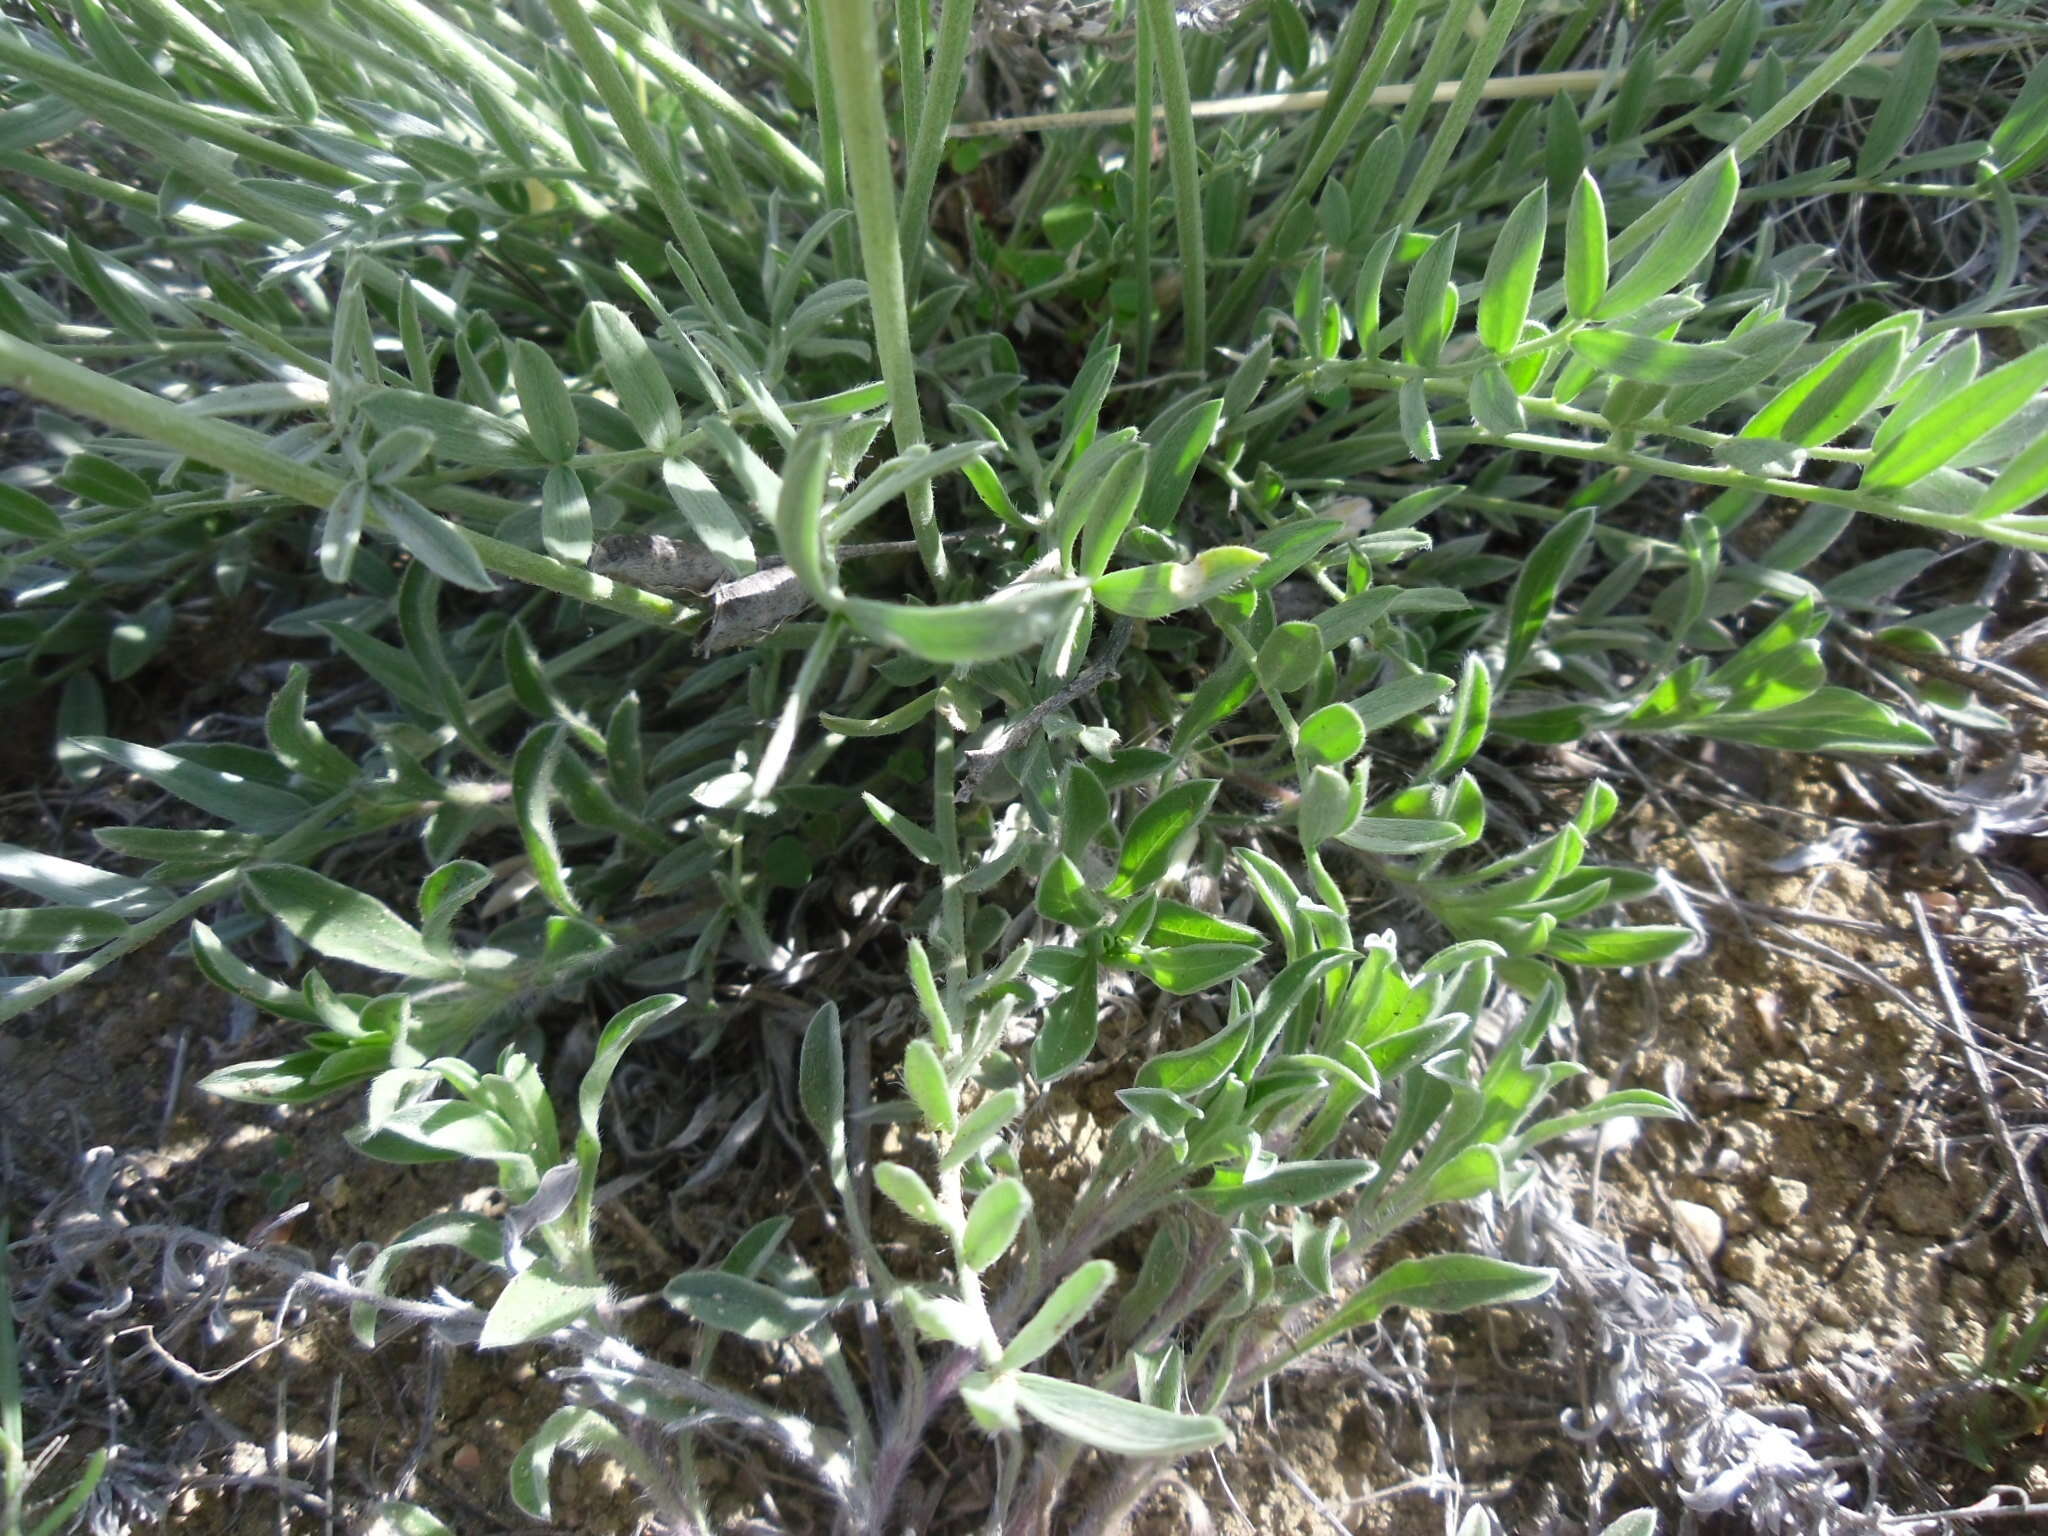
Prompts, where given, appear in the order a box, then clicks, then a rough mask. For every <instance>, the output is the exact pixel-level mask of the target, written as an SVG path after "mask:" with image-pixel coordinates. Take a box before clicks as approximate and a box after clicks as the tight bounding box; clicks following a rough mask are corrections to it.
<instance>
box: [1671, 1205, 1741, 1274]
mask: <svg viewBox="0 0 2048 1536" xmlns="http://www.w3.org/2000/svg"><path fill="white" fill-rule="evenodd" d="M1671 1227H1672V1230H1673V1231H1674V1232H1676V1233H1677V1234H1678V1239H1679V1242H1680V1243H1681V1244H1682V1245H1684V1246H1686V1247H1688V1248H1689V1249H1690V1250H1691V1251H1692V1252H1693V1253H1694V1255H1695V1256H1696V1257H1698V1258H1699V1259H1700V1260H1701V1261H1702V1262H1704V1261H1705V1260H1708V1259H1711V1258H1712V1257H1713V1256H1714V1255H1715V1254H1717V1253H1719V1252H1720V1251H1721V1243H1722V1241H1723V1239H1725V1238H1726V1236H1727V1235H1728V1234H1727V1226H1726V1224H1725V1223H1724V1222H1723V1221H1722V1220H1721V1213H1720V1212H1719V1211H1716V1210H1714V1209H1713V1208H1712V1207H1710V1206H1705V1205H1697V1204H1695V1203H1694V1202H1692V1201H1690V1200H1674V1201H1672V1202H1671Z"/></svg>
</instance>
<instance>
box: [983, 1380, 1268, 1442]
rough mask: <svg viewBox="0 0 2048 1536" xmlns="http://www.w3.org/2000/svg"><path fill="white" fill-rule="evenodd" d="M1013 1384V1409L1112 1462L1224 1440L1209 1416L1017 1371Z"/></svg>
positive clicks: (1224, 1431) (1223, 1433)
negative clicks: (1106, 1455)
mask: <svg viewBox="0 0 2048 1536" xmlns="http://www.w3.org/2000/svg"><path fill="white" fill-rule="evenodd" d="M1015 1381H1016V1404H1017V1406H1018V1407H1019V1408H1021V1409H1023V1410H1024V1411H1025V1412H1026V1413H1028V1414H1030V1415H1031V1417H1032V1418H1034V1419H1036V1420H1038V1422H1039V1423H1041V1424H1043V1425H1045V1427H1046V1428H1048V1429H1050V1430H1053V1431H1055V1432H1057V1433H1059V1434H1062V1435H1065V1436H1066V1437H1067V1438H1068V1439H1069V1440H1073V1441H1076V1442H1077V1443H1079V1444H1081V1445H1087V1446H1092V1447H1094V1448H1095V1449H1096V1450H1098V1451H1107V1452H1108V1453H1109V1454H1110V1455H1112V1456H1152V1457H1164V1458H1171V1457H1177V1456H1187V1455H1191V1454H1193V1453H1194V1452H1196V1451H1204V1450H1208V1449H1209V1448H1210V1447H1212V1446H1218V1445H1222V1444H1223V1443H1224V1442H1225V1441H1227V1440H1228V1439H1229V1438H1230V1431H1229V1429H1227V1428H1226V1427H1225V1426H1224V1423H1223V1421H1222V1420H1221V1419H1219V1418H1216V1417H1214V1416H1212V1415H1210V1414H1191V1413H1171V1412H1168V1411H1167V1410H1166V1409H1164V1408H1154V1407H1152V1406H1151V1405H1150V1404H1148V1403H1134V1402H1131V1401H1129V1400H1128V1399H1126V1398H1121V1397H1112V1396H1111V1395H1110V1394H1109V1393H1107V1392H1102V1391H1098V1390H1097V1389H1096V1388H1094V1387H1088V1386H1083V1385H1082V1384H1081V1383H1079V1382H1074V1381H1061V1380H1060V1379H1059V1378H1057V1377H1054V1376H1041V1375H1039V1374H1037V1373H1036V1372H1035V1371H1020V1372H1018V1373H1017V1375H1016V1378H1015Z"/></svg>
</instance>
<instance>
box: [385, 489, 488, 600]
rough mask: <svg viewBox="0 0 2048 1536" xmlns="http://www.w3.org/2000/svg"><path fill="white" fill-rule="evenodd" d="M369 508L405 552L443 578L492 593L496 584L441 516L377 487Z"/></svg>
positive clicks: (407, 497) (468, 544) (466, 544)
mask: <svg viewBox="0 0 2048 1536" xmlns="http://www.w3.org/2000/svg"><path fill="white" fill-rule="evenodd" d="M370 507H371V510H373V511H374V512H375V513H376V514H377V516H378V517H380V518H382V519H383V522H384V526H385V527H386V528H388V529H389V530H390V531H391V535H392V537H393V538H395V539H397V540H398V542H399V543H400V544H402V545H404V546H405V549H406V552H407V553H408V554H410V555H411V556H412V557H413V558H414V559H416V560H418V561H419V562H420V564H422V565H424V566H425V567H426V568H427V569H428V570H430V571H432V572H433V573H434V574H435V575H436V576H439V577H440V578H441V579H442V580H444V581H452V582H454V583H455V585H457V586H458V587H467V588H468V589H469V590H470V591H472V592H495V591H497V590H498V584H497V583H496V582H494V581H492V580H491V573H490V572H489V571H487V570H486V569H484V562H483V560H482V558H481V557H480V556H479V555H478V554H477V552H476V549H475V547H474V546H472V545H471V544H470V542H469V540H467V539H465V538H464V537H463V536H462V535H461V534H460V533H459V532H457V531H456V528H455V525H454V524H453V523H451V522H449V521H448V520H447V519H446V518H445V517H439V516H436V515H435V514H434V513H432V512H429V511H428V510H427V509H426V508H425V507H423V506H421V505H420V504H419V503H418V502H417V501H415V500H414V499H413V498H412V497H410V496H408V495H406V493H405V492H403V491H399V490H393V489H392V488H391V487H389V486H377V487H375V488H373V489H372V490H371V492H370Z"/></svg>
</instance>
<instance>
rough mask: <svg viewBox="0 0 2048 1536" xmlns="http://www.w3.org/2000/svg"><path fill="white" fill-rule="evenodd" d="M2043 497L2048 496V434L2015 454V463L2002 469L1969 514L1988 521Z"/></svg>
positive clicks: (2027, 505)
mask: <svg viewBox="0 0 2048 1536" xmlns="http://www.w3.org/2000/svg"><path fill="white" fill-rule="evenodd" d="M2044 498H2048V437H2044V438H2042V439H2041V440H2040V441H2039V442H2037V443H2035V444H2034V445H2033V446H2032V447H2030V448H2026V449H2024V450H2022V451H2021V452H2019V453H2017V454H2014V455H2013V458H2012V462H2010V463H2009V464H2007V465H2006V466H2005V468H2004V469H2003V470H2001V471H1999V475H1998V478H1997V479H1996V480H1994V481H1992V482H1991V488H1990V489H1989V490H1987V491H1986V492H1985V493H1984V495H1983V496H1982V498H1980V499H1979V500H1978V502H1977V504H1976V505H1975V506H1973V507H1972V508H1971V509H1970V516H1971V517H1972V518H1973V519H1975V520H1977V521H1978V522H1989V521H1991V520H1992V519H1994V518H2000V517H2005V516H2007V515H2008V514H2010V513H2013V512H2018V511H2020V510H2021V509H2022V508H2024V507H2030V506H2032V505H2033V504H2034V503H2035V502H2037V501H2040V500H2042V499H2044Z"/></svg>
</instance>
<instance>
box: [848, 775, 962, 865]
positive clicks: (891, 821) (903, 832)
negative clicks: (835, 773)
mask: <svg viewBox="0 0 2048 1536" xmlns="http://www.w3.org/2000/svg"><path fill="white" fill-rule="evenodd" d="M860 798H861V800H862V802H863V803H864V804H865V805H866V806H867V808H868V811H869V813H870V814H871V815H873V817H874V818H875V820H877V821H879V822H880V823H881V824H882V825H883V826H885V827H887V828H888V829H889V830H890V831H891V832H893V833H895V835H896V840H897V841H898V842H900V843H902V844H903V846H904V847H905V848H908V849H909V850H910V851H911V853H912V854H914V855H916V857H918V858H919V859H921V860H923V861H924V862H925V863H927V864H930V865H933V866H937V865H938V864H940V863H942V862H943V861H944V859H945V852H944V850H943V849H941V848H940V846H939V840H938V838H937V837H936V836H934V835H933V834H932V832H931V831H930V830H929V829H927V828H926V827H924V826H922V825H920V824H919V823H917V822H915V821H912V820H911V819H910V818H909V817H908V816H905V815H904V814H903V813H902V812H901V811H899V810H897V809H895V808H894V807H893V806H891V805H889V804H888V803H887V802H886V801H883V800H878V799H876V798H875V797H874V796H873V795H871V794H868V793H866V792H865V791H863V792H862V794H861V797H860Z"/></svg>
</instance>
